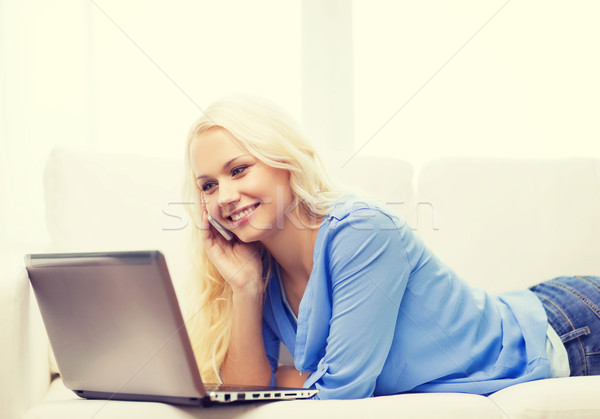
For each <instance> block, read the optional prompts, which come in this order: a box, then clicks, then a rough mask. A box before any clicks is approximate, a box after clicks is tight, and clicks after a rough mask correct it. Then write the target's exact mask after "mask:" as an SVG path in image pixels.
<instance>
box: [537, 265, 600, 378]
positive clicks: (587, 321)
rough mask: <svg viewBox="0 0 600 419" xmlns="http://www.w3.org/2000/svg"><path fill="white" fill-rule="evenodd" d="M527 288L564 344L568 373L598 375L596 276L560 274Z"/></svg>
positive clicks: (599, 283)
mask: <svg viewBox="0 0 600 419" xmlns="http://www.w3.org/2000/svg"><path fill="white" fill-rule="evenodd" d="M531 291H533V292H534V293H535V294H536V295H537V296H538V298H539V299H540V300H541V301H542V305H543V306H544V309H546V314H547V315H548V322H549V323H550V325H551V326H552V327H553V328H554V330H555V331H556V333H557V334H558V336H560V338H561V340H562V342H563V344H564V345H565V348H566V350H567V354H568V355H569V365H570V367H571V375H572V376H573V375H600V277H598V276H579V275H578V276H561V277H558V278H554V279H552V280H550V281H546V282H542V283H541V284H539V285H536V286H534V287H532V288H531Z"/></svg>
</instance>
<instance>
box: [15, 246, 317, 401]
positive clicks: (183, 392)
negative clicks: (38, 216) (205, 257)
mask: <svg viewBox="0 0 600 419" xmlns="http://www.w3.org/2000/svg"><path fill="white" fill-rule="evenodd" d="M25 263H26V268H27V272H28V274H29V279H30V281H31V284H32V286H33V290H34V293H35V296H36V299H37V301H38V305H39V307H40V311H41V314H42V318H43V320H44V325H45V326H46V330H47V332H48V337H49V339H50V344H51V346H52V350H53V351H54V355H55V357H56V362H57V364H58V368H59V370H60V374H61V376H62V378H63V381H64V384H65V386H66V387H67V388H69V389H71V390H73V391H74V392H75V393H76V394H77V395H78V396H80V397H83V398H88V399H110V400H134V401H159V402H166V403H174V404H185V405H210V404H211V403H231V402H240V401H249V400H250V401H257V400H262V401H264V400H279V399H295V398H307V397H311V396H313V395H315V394H316V393H317V390H309V389H303V388H284V387H280V388H277V387H254V386H252V387H246V386H244V387H240V386H225V385H221V386H219V385H215V384H206V383H203V382H202V379H201V378H200V373H199V371H198V367H197V365H196V361H195V358H194V354H193V351H192V347H191V345H190V341H189V338H188V334H187V331H186V328H185V323H184V320H183V318H182V315H181V311H180V309H179V304H178V302H177V297H176V295H175V291H174V289H173V284H172V283H171V278H170V276H169V272H168V269H167V264H166V261H165V258H164V256H163V255H162V253H161V252H159V251H139V252H105V253H48V254H28V255H26V256H25Z"/></svg>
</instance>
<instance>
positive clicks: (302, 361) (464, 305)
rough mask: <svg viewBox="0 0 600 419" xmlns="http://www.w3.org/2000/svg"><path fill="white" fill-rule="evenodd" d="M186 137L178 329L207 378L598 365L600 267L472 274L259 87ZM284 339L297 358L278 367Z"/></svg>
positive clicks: (400, 385) (478, 389)
mask: <svg viewBox="0 0 600 419" xmlns="http://www.w3.org/2000/svg"><path fill="white" fill-rule="evenodd" d="M186 153H187V154H186V162H187V173H186V180H187V182H188V184H187V187H186V191H187V193H188V200H189V199H192V200H193V201H194V202H198V201H201V202H202V207H201V208H194V209H192V210H191V211H190V215H191V217H193V219H194V220H195V222H196V225H197V226H199V227H200V234H195V235H194V237H193V240H194V242H193V247H192V249H193V254H192V257H193V260H194V262H195V267H194V283H195V285H196V286H197V292H195V293H191V294H190V295H191V299H192V304H193V305H194V307H195V308H196V309H197V310H198V313H199V314H198V316H195V317H194V319H193V321H192V324H191V328H190V335H191V340H192V343H193V345H194V350H195V353H196V357H197V360H198V363H199V366H200V369H201V374H202V376H203V377H204V378H205V379H206V380H208V381H222V382H224V383H227V384H254V385H268V384H271V385H274V384H277V385H282V386H296V387H299V386H304V387H307V388H317V389H318V390H320V392H319V394H318V395H317V396H316V398H322V399H329V398H341V399H344V398H362V397H369V396H373V395H385V394H396V393H401V392H407V391H425V392H428V391H436V392H468V393H477V394H489V393H492V392H494V391H497V390H499V389H501V388H504V387H507V386H510V385H513V384H517V383H520V382H524V381H530V380H536V379H542V378H547V377H558V376H568V375H586V374H598V373H599V371H600V343H599V338H598V335H599V334H600V309H599V306H600V278H598V277H564V278H557V279H555V280H553V281H549V282H547V283H543V284H541V285H539V286H537V287H534V288H532V290H521V291H514V292H510V293H504V294H501V295H497V296H496V295H490V294H487V293H485V292H484V291H481V290H477V289H473V288H471V287H469V286H468V285H467V284H466V283H465V282H464V281H463V280H462V279H461V278H460V277H459V276H458V275H456V273H454V272H453V271H452V269H450V268H449V267H448V266H446V265H444V264H443V263H442V262H441V261H440V260H439V259H438V258H437V257H436V256H435V255H434V254H433V253H432V252H431V251H430V250H429V249H428V248H427V247H426V246H425V245H424V244H423V242H422V240H421V239H420V238H419V237H418V236H417V235H415V234H414V233H413V232H412V230H411V229H410V228H409V227H408V226H407V225H406V223H405V222H403V221H402V220H401V219H400V218H399V217H398V216H397V215H395V214H392V213H390V211H389V210H387V209H386V208H385V207H383V206H380V205H379V204H377V203H375V202H371V201H365V200H361V199H359V198H357V197H356V196H354V195H345V194H344V193H342V192H341V190H340V189H339V188H337V187H335V186H334V185H333V184H332V183H331V181H330V180H329V178H328V177H327V175H326V173H325V170H324V168H323V165H322V164H321V162H320V160H319V158H318V156H317V155H316V154H315V152H314V150H313V148H312V147H311V146H310V144H309V143H308V142H307V141H306V140H305V139H304V138H303V136H302V135H301V134H300V130H299V129H298V127H297V126H296V125H295V124H294V122H293V121H291V119H290V118H289V117H288V116H287V115H286V114H285V113H283V112H282V111H281V110H279V109H278V108H277V107H276V106H275V105H273V104H271V103H269V102H267V101H264V100H261V99H256V98H254V99H249V98H243V99H231V100H225V101H221V102H217V103H215V104H213V105H212V106H211V107H210V108H209V109H207V110H206V113H205V115H204V116H202V117H201V118H200V119H199V120H198V121H197V122H196V123H195V124H194V125H193V126H192V128H191V130H190V133H189V135H188V141H187V144H186ZM211 217H212V219H214V220H216V221H217V222H219V223H220V224H221V225H222V226H223V227H224V228H225V229H228V230H230V231H231V233H233V235H234V238H233V239H232V240H230V241H229V240H227V239H226V238H225V237H223V235H221V234H220V233H219V231H218V229H216V228H213V227H211V226H210V224H209V218H211ZM196 233H197V232H196ZM280 342H283V343H284V344H285V345H286V346H287V347H288V349H289V350H290V352H291V353H292V355H293V356H294V367H295V368H292V367H280V368H278V367H277V363H278V356H279V344H280ZM563 342H564V343H563ZM594 352H596V353H595V354H594Z"/></svg>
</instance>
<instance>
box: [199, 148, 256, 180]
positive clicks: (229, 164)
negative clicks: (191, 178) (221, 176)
mask: <svg viewBox="0 0 600 419" xmlns="http://www.w3.org/2000/svg"><path fill="white" fill-rule="evenodd" d="M245 156H246V155H245V154H240V155H239V156H236V157H234V158H232V159H231V160H229V161H228V162H227V163H225V164H224V165H223V170H226V169H227V168H228V167H229V166H231V165H232V164H233V162H235V161H236V160H237V159H239V158H241V157H245ZM207 177H210V176H208V175H200V176H198V177H197V178H196V180H200V179H202V178H207Z"/></svg>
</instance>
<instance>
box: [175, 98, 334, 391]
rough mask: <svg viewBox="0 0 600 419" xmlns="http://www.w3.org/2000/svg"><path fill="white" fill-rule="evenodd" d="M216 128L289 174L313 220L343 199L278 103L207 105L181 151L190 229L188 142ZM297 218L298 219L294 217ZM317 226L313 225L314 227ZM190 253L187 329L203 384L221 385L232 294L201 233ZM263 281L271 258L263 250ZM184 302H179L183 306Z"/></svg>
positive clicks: (193, 187) (196, 211)
mask: <svg viewBox="0 0 600 419" xmlns="http://www.w3.org/2000/svg"><path fill="white" fill-rule="evenodd" d="M214 128H220V129H222V130H224V132H225V133H226V134H227V135H228V136H229V137H230V138H231V139H232V140H233V141H235V142H236V143H238V144H239V145H240V147H241V148H243V149H244V150H245V151H246V152H247V153H248V154H250V155H252V156H253V157H254V158H256V159H258V160H260V161H261V162H263V163H264V164H266V165H268V166H271V167H275V168H280V169H285V170H287V171H289V173H290V188H291V190H292V194H293V195H294V197H295V198H296V199H297V201H298V205H297V206H296V208H295V211H296V213H297V214H296V215H300V211H302V212H303V213H304V215H305V216H308V217H309V219H311V220H314V219H318V218H320V217H322V216H325V215H326V214H327V213H329V211H330V210H331V208H332V206H333V205H334V204H335V202H336V201H337V200H339V199H340V198H341V196H342V192H341V190H340V189H339V188H338V187H337V186H335V185H334V184H333V182H332V181H331V179H330V178H329V176H328V175H327V173H326V171H325V167H324V165H323V163H322V161H321V159H320V158H319V156H318V155H317V153H316V152H315V149H314V147H313V146H312V145H311V144H310V143H309V142H308V141H307V139H306V138H305V137H304V135H303V134H302V132H301V130H300V128H299V127H298V126H297V125H296V123H295V122H294V121H293V119H292V118H291V117H289V116H288V115H287V114H286V113H285V112H284V111H283V110H281V109H280V108H279V107H278V106H277V105H275V104H273V103H271V102H269V101H267V100H265V99H262V98H256V97H236V98H229V99H224V100H220V101H218V102H215V103H214V104H212V105H211V106H210V107H209V108H208V109H206V111H205V112H204V114H203V115H202V116H201V117H200V118H199V119H198V120H196V122H194V124H193V125H192V127H191V128H190V130H189V133H188V136H187V142H186V150H185V180H184V189H183V193H184V201H185V202H190V203H193V205H188V206H186V210H187V212H188V215H189V216H190V219H191V220H193V222H194V226H199V225H200V215H201V206H200V205H199V202H200V199H199V198H200V189H199V187H198V185H197V183H196V179H195V175H194V173H193V170H192V166H191V162H190V147H191V144H192V141H193V140H194V139H195V138H197V137H198V136H199V135H201V134H202V133H204V132H207V131H208V130H211V129H214ZM299 218H300V217H299ZM313 227H314V228H316V226H313ZM189 250H190V252H189V255H190V257H191V259H192V270H191V278H190V280H189V281H188V286H189V289H188V291H187V292H186V294H187V296H188V301H186V303H187V311H188V313H187V316H186V318H187V319H188V321H187V328H188V333H189V336H190V340H191V343H192V347H193V348H194V354H195V356H196V361H197V363H198V367H199V369H200V373H201V375H202V377H203V379H204V380H206V381H207V382H220V381H221V380H220V377H219V368H220V366H221V364H222V363H223V360H224V359H225V355H226V354H227V349H228V347H229V342H230V334H231V325H232V316H231V313H232V291H231V287H230V286H229V285H228V284H227V281H226V280H225V279H224V278H223V276H222V275H221V274H220V273H219V271H218V270H217V269H216V268H215V266H214V265H213V264H212V263H211V262H210V260H209V258H208V256H207V253H206V251H205V249H204V247H203V245H202V241H201V239H200V234H198V231H197V230H196V228H195V227H194V228H192V235H191V238H190V247H189ZM262 260H263V266H264V268H265V270H264V276H265V281H266V280H267V279H268V276H269V275H270V271H271V266H272V262H273V260H272V257H271V255H270V254H269V253H268V251H267V250H266V249H265V248H263V251H262ZM185 307H186V304H184V308H185Z"/></svg>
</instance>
